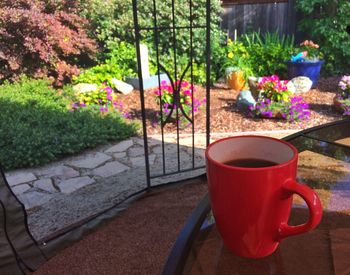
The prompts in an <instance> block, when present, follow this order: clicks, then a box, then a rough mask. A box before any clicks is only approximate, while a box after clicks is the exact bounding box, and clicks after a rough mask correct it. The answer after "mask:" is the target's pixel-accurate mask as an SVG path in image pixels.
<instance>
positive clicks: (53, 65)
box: [0, 0, 97, 84]
mask: <svg viewBox="0 0 350 275" xmlns="http://www.w3.org/2000/svg"><path fill="white" fill-rule="evenodd" d="M79 2H80V1H74V0H1V1H0V82H1V81H3V80H5V79H11V80H16V79H17V78H18V76H19V75H21V74H26V75H29V76H33V77H42V76H49V77H52V78H55V80H56V84H60V83H62V82H63V81H65V80H68V79H69V78H70V77H71V76H73V75H76V74H78V73H79V69H78V67H77V65H76V64H77V63H78V62H79V60H81V59H86V58H91V57H92V56H93V54H94V53H96V51H97V46H96V43H95V42H94V41H93V40H92V39H90V38H89V37H88V34H87V31H86V28H87V23H88V22H87V21H86V20H84V19H83V18H81V17H79V15H78V8H79V7H78V4H77V3H79Z"/></svg>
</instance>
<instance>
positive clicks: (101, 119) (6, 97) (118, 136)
mask: <svg viewBox="0 0 350 275" xmlns="http://www.w3.org/2000/svg"><path fill="white" fill-rule="evenodd" d="M72 95H73V92H72V90H71V88H69V87H68V88H65V90H63V91H60V92H58V91H57V90H54V89H52V88H51V87H50V86H49V84H48V81H46V80H29V79H26V78H23V79H21V81H20V82H18V83H15V84H9V83H5V84H4V85H2V86H0V109H1V112H0V162H1V163H2V165H3V166H4V167H5V168H6V169H14V168H20V167H30V166H36V165H40V164H44V163H48V162H50V161H52V160H55V159H57V158H59V157H62V156H65V155H68V154H74V153H77V152H79V151H81V150H83V149H86V148H93V147H95V146H96V145H98V144H103V143H106V142H108V141H112V140H122V139H126V138H128V137H129V136H131V135H133V134H135V133H136V130H137V126H136V125H135V124H128V123H126V122H125V120H124V119H123V118H122V117H121V116H119V115H117V114H116V113H114V114H111V115H105V116H101V115H100V112H99V110H93V109H88V108H87V109H82V110H80V111H79V112H69V111H68V107H69V106H70V103H71V101H72V98H70V97H71V96H72ZM68 96H69V97H68Z"/></svg>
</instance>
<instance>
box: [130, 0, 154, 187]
mask: <svg viewBox="0 0 350 275" xmlns="http://www.w3.org/2000/svg"><path fill="white" fill-rule="evenodd" d="M132 8H133V17H134V27H135V43H136V56H137V66H138V77H139V85H140V99H141V114H142V129H143V143H144V149H145V164H146V178H147V188H148V189H149V188H150V187H151V178H150V168H149V157H148V142H147V126H146V111H145V95H144V89H143V77H142V70H141V53H140V28H139V22H138V16H137V0H132Z"/></svg>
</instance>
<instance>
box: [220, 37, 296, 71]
mask: <svg viewBox="0 0 350 275" xmlns="http://www.w3.org/2000/svg"><path fill="white" fill-rule="evenodd" d="M293 49H294V38H293V37H290V36H285V35H283V36H282V37H280V36H279V34H278V33H277V32H274V33H266V34H264V35H262V34H260V33H256V32H255V33H252V34H246V35H243V36H241V37H240V38H239V39H238V41H234V42H233V41H229V42H228V45H227V60H226V63H225V66H226V67H229V66H237V67H240V68H241V69H242V70H243V71H244V72H245V74H246V77H247V76H250V75H257V76H267V75H274V74H277V75H280V76H282V77H285V76H286V73H287V65H286V61H287V60H289V59H290V56H291V54H292V53H293Z"/></svg>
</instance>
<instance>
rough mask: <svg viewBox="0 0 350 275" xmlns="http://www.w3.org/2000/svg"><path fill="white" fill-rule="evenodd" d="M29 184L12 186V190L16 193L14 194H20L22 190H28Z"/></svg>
mask: <svg viewBox="0 0 350 275" xmlns="http://www.w3.org/2000/svg"><path fill="white" fill-rule="evenodd" d="M30 188H31V187H30V185H29V184H19V185H16V186H14V187H13V188H12V191H13V192H14V193H15V194H16V195H20V194H23V193H24V192H26V191H28V190H29V189H30Z"/></svg>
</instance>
